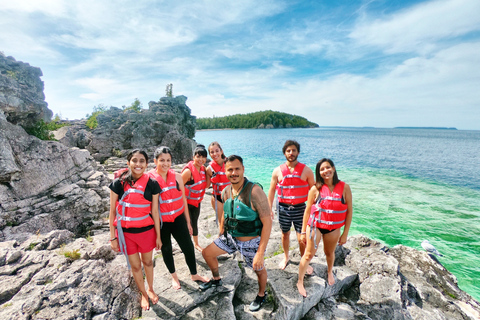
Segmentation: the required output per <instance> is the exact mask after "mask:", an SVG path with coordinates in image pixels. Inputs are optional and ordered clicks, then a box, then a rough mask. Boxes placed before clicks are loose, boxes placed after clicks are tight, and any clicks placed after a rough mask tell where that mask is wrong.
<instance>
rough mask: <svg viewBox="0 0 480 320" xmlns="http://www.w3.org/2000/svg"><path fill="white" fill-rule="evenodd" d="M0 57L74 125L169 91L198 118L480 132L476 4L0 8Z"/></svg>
mask: <svg viewBox="0 0 480 320" xmlns="http://www.w3.org/2000/svg"><path fill="white" fill-rule="evenodd" d="M0 51H2V52H3V53H4V54H5V55H6V56H13V57H14V58H15V59H16V60H17V61H23V62H27V63H29V64H30V65H32V66H35V67H39V68H41V70H42V72H43V76H42V80H43V81H44V83H45V96H46V98H45V100H46V101H47V103H48V105H49V108H50V109H51V110H52V111H53V113H55V114H59V115H61V117H62V118H64V119H70V120H71V119H80V118H84V117H85V116H86V115H87V114H88V113H91V112H92V110H93V107H94V106H98V105H104V106H116V107H122V106H124V105H125V106H129V105H130V104H131V103H132V102H133V101H134V99H136V98H138V99H139V100H140V101H141V102H142V105H143V107H144V108H148V102H149V101H158V100H159V99H160V98H161V97H162V96H165V88H166V85H167V84H169V83H172V84H173V95H184V96H186V97H187V98H188V100H187V105H188V106H189V107H190V109H191V110H192V115H195V116H197V117H213V116H216V117H219V116H225V115H232V114H239V113H249V112H255V111H261V110H275V111H281V112H287V113H292V114H296V115H300V116H303V117H305V118H307V119H308V120H310V121H313V122H316V123H318V124H319V125H320V126H354V127H363V126H371V127H398V126H410V127H455V128H458V129H464V130H480V89H479V88H480V1H478V0H434V1H411V0H378V1H377V0H368V1H352V0H349V1H347V0H344V1H339V0H331V1H330V0H329V1H327V0H325V1H319V0H312V1H296V0H287V1H280V0H262V1H258V0H255V1H253V0H244V1H225V0H222V1H220V0H217V1H214V0H210V1H209V0H204V1H184V0H176V1H161V0H157V1H142V0H137V1H122V0H115V1H113V0H102V1H98V0H96V1H92V0H84V1H62V0H42V1H38V0H25V1H23V0H17V1H12V0H0Z"/></svg>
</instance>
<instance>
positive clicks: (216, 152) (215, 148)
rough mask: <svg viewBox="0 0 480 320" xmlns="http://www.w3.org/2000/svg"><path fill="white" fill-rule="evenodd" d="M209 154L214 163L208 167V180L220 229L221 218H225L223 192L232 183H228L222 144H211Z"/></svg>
mask: <svg viewBox="0 0 480 320" xmlns="http://www.w3.org/2000/svg"><path fill="white" fill-rule="evenodd" d="M208 152H209V154H210V158H212V160H213V161H212V162H211V163H210V165H209V166H208V167H207V178H209V179H210V182H211V183H212V189H213V195H212V207H213V209H215V212H216V214H217V217H216V222H217V225H218V227H219V229H220V228H221V226H220V225H219V223H218V222H219V221H220V219H221V217H223V200H222V191H223V189H225V188H226V187H227V186H228V185H230V181H228V179H227V176H226V175H225V158H226V157H225V154H224V153H223V150H222V147H220V144H219V143H218V142H217V141H214V142H212V143H210V145H209V146H208Z"/></svg>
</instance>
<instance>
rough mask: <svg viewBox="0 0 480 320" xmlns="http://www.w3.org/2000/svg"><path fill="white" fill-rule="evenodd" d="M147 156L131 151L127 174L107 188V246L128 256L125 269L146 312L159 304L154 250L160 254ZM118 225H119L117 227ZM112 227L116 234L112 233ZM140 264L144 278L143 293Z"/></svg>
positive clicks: (154, 193)
mask: <svg viewBox="0 0 480 320" xmlns="http://www.w3.org/2000/svg"><path fill="white" fill-rule="evenodd" d="M147 163H148V156H147V154H146V153H145V151H141V150H138V149H136V150H133V151H132V152H130V153H129V154H128V155H127V166H128V170H126V171H124V172H123V173H122V174H121V175H120V177H119V178H117V179H115V180H114V181H113V182H112V183H111V184H110V186H109V188H110V219H109V222H110V245H111V247H112V249H113V250H114V251H117V252H118V251H121V252H123V253H124V254H125V255H126V256H127V265H128V266H129V268H130V267H131V269H132V274H133V278H134V279H135V283H136V284H137V287H138V289H139V290H140V292H141V294H142V299H141V302H140V305H141V307H142V309H143V310H148V309H149V308H150V304H149V301H148V298H150V300H152V303H153V304H156V303H157V302H158V296H157V295H156V294H155V292H154V291H153V260H152V257H153V248H156V249H157V250H160V248H161V247H162V242H161V240H160V219H159V215H158V195H159V193H160V186H159V185H158V183H157V181H155V180H153V179H151V178H150V177H149V175H148V174H146V173H145V169H146V168H147ZM118 221H121V223H118ZM115 227H116V228H117V230H115ZM142 264H143V268H144V270H145V277H146V278H147V284H148V290H145V284H144V280H143V272H142Z"/></svg>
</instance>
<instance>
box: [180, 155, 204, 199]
mask: <svg viewBox="0 0 480 320" xmlns="http://www.w3.org/2000/svg"><path fill="white" fill-rule="evenodd" d="M187 168H188V169H190V172H191V173H192V177H193V184H186V185H185V196H186V197H187V203H188V204H190V205H192V206H195V207H198V205H199V204H200V202H202V199H203V195H204V194H205V189H206V187H207V178H206V177H205V167H204V166H202V167H201V168H200V172H199V171H198V170H197V168H196V167H195V165H194V164H193V161H190V162H189V163H187V165H186V166H185V167H184V168H183V170H185V169H187ZM183 170H182V172H183Z"/></svg>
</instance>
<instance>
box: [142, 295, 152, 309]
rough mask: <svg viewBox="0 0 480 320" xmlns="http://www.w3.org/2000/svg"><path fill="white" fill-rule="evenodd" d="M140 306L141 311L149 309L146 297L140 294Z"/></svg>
mask: <svg viewBox="0 0 480 320" xmlns="http://www.w3.org/2000/svg"><path fill="white" fill-rule="evenodd" d="M140 306H141V307H142V310H145V311H146V310H149V309H150V304H149V303H148V297H146V296H144V295H143V294H142V300H141V301H140Z"/></svg>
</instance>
